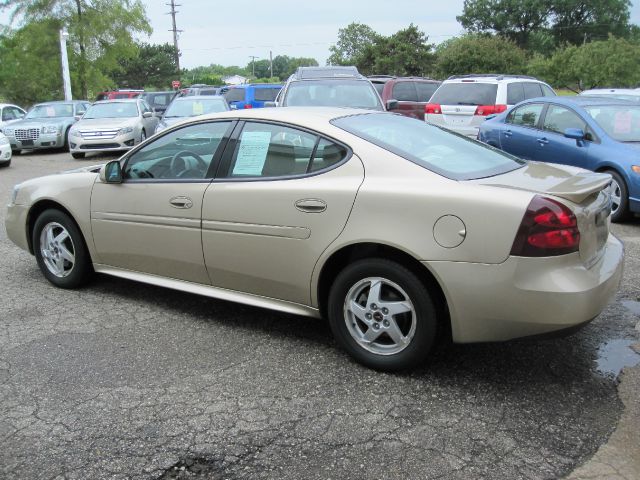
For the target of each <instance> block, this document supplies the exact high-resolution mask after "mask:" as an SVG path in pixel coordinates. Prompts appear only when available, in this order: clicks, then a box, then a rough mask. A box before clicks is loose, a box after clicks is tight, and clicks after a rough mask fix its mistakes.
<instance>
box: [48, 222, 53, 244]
mask: <svg viewBox="0 0 640 480" xmlns="http://www.w3.org/2000/svg"><path fill="white" fill-rule="evenodd" d="M51 243H53V227H51V226H49V227H48V228H47V247H48V246H49V244H51Z"/></svg>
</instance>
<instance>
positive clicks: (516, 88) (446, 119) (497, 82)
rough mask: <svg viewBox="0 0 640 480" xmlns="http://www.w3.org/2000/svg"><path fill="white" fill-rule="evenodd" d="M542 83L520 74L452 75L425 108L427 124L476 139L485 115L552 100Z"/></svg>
mask: <svg viewBox="0 0 640 480" xmlns="http://www.w3.org/2000/svg"><path fill="white" fill-rule="evenodd" d="M555 96H556V93H555V92H554V91H553V89H552V88H551V87H550V86H549V85H547V84H546V83H544V82H541V81H540V80H538V79H536V78H534V77H527V76H524V75H454V76H452V77H449V78H448V79H447V80H445V81H444V82H442V85H440V86H439V87H438V89H437V90H436V91H435V93H434V94H433V96H432V97H431V100H429V103H428V104H427V106H426V107H425V110H424V113H425V115H424V120H425V121H426V122H427V123H432V124H434V125H439V126H441V127H445V128H447V129H449V130H453V131H454V132H457V133H460V134H462V135H466V136H467V137H471V138H476V137H477V136H478V128H479V126H480V124H481V123H482V122H484V121H485V120H486V118H487V116H488V115H493V114H495V113H502V112H504V111H505V110H507V108H509V107H512V106H514V105H515V104H516V103H519V102H521V101H523V100H527V99H529V98H535V97H555Z"/></svg>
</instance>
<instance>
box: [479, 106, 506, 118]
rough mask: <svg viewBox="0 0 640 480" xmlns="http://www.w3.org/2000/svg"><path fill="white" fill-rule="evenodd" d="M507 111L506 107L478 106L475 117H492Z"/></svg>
mask: <svg viewBox="0 0 640 480" xmlns="http://www.w3.org/2000/svg"><path fill="white" fill-rule="evenodd" d="M506 109H507V106H506V105H478V108H476V115H482V116H483V117H486V116H487V115H494V114H496V113H502V112H504V111H505V110H506Z"/></svg>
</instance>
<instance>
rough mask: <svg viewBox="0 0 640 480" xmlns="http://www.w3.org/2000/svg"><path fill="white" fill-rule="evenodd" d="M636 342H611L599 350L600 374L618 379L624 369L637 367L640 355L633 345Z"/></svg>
mask: <svg viewBox="0 0 640 480" xmlns="http://www.w3.org/2000/svg"><path fill="white" fill-rule="evenodd" d="M635 343H637V341H636V340H622V339H615V340H609V341H607V342H605V343H603V344H602V345H600V348H598V359H597V360H596V362H597V363H598V366H597V369H598V372H600V373H602V374H605V375H613V376H614V377H617V376H618V375H619V374H620V372H621V371H622V369H623V368H624V367H635V366H636V365H638V363H640V354H638V353H636V352H635V351H634V350H633V349H632V348H631V345H633V344H635Z"/></svg>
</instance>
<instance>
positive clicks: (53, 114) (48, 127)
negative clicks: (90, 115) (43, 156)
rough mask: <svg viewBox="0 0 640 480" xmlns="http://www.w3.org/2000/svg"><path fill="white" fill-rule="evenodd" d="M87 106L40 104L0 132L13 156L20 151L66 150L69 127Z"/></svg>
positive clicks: (55, 103)
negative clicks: (4, 136)
mask: <svg viewBox="0 0 640 480" xmlns="http://www.w3.org/2000/svg"><path fill="white" fill-rule="evenodd" d="M90 105H91V104H90V103H89V102H87V101H85V100H76V101H70V102H47V103H39V104H37V105H35V106H34V107H33V108H32V109H31V110H29V112H28V113H27V115H26V116H25V117H24V119H22V120H20V121H18V122H15V123H12V124H10V125H9V126H7V127H3V129H2V130H3V132H4V134H5V135H6V136H7V137H8V138H9V143H10V144H11V150H13V153H14V154H19V153H20V151H21V150H37V149H41V148H67V147H68V145H69V130H70V129H71V125H73V124H74V123H75V122H76V121H77V118H78V117H79V116H80V115H82V114H84V112H85V111H86V110H87V108H88V107H89V106H90Z"/></svg>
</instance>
